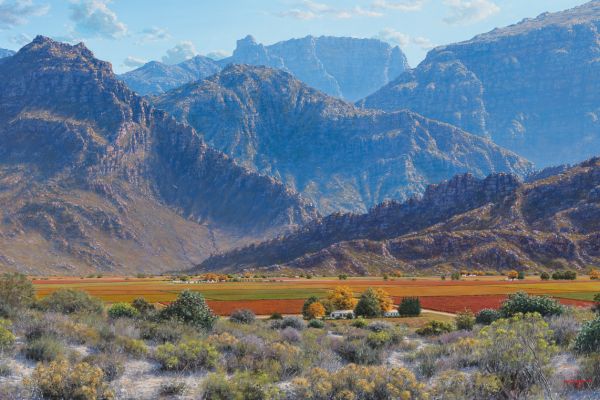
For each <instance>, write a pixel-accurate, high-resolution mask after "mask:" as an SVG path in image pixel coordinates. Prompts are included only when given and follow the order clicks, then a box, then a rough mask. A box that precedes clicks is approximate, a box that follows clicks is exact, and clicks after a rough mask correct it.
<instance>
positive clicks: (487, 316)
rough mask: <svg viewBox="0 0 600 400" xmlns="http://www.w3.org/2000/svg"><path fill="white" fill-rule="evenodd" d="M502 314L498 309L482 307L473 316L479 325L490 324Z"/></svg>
mask: <svg viewBox="0 0 600 400" xmlns="http://www.w3.org/2000/svg"><path fill="white" fill-rule="evenodd" d="M501 317H502V315H501V314H500V311H498V310H494V309H492V308H484V309H483V310H481V311H479V312H478V313H477V315H476V316H475V322H476V323H478V324H481V325H490V324H491V323H492V322H494V321H496V320H498V319H500V318H501Z"/></svg>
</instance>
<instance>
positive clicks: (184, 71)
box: [119, 56, 221, 96]
mask: <svg viewBox="0 0 600 400" xmlns="http://www.w3.org/2000/svg"><path fill="white" fill-rule="evenodd" d="M220 70H221V67H220V66H219V65H218V64H217V63H216V62H215V61H213V60H212V59H210V58H208V57H203V56H196V57H194V58H192V59H189V60H186V61H183V62H181V63H179V64H176V65H167V64H163V63H161V62H158V61H151V62H149V63H147V64H145V65H143V66H141V67H140V68H138V69H135V70H133V71H130V72H127V73H124V74H122V75H120V76H119V79H121V80H122V81H123V82H125V83H126V84H127V86H129V87H130V88H131V89H132V90H133V91H135V92H136V93H138V94H140V95H142V96H145V95H148V94H160V93H164V92H167V91H169V90H171V89H175V88H178V87H179V86H181V85H184V84H186V83H188V82H193V81H197V80H200V79H204V78H208V77H209V76H211V75H213V74H215V73H217V72H219V71H220Z"/></svg>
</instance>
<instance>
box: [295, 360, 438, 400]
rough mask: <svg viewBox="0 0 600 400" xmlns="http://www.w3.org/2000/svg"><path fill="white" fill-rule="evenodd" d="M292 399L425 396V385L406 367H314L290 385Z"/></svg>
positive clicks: (415, 397) (316, 399)
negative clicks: (325, 368) (327, 368)
mask: <svg viewBox="0 0 600 400" xmlns="http://www.w3.org/2000/svg"><path fill="white" fill-rule="evenodd" d="M290 390H291V393H290V394H291V396H292V397H291V398H297V399H307V400H329V399H414V400H419V399H426V398H427V394H426V392H425V388H424V385H423V384H422V383H419V382H418V381H417V380H416V378H415V376H414V375H413V373H412V372H410V371H409V370H407V369H405V368H391V369H386V368H384V367H375V366H374V367H365V366H358V365H354V364H350V365H348V366H345V367H344V368H342V369H340V370H338V371H336V372H328V371H326V370H324V369H320V368H314V369H312V370H311V371H309V372H308V374H306V376H304V377H302V378H296V379H294V380H293V381H292V384H291V389H290Z"/></svg>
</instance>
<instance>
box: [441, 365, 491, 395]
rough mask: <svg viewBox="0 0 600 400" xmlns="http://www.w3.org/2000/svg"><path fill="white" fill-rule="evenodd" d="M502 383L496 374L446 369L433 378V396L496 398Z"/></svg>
mask: <svg viewBox="0 0 600 400" xmlns="http://www.w3.org/2000/svg"><path fill="white" fill-rule="evenodd" d="M501 389H502V384H501V382H500V380H499V379H498V377H497V376H495V375H489V374H482V373H480V372H476V373H475V374H473V375H469V374H467V373H465V372H460V371H455V370H448V371H444V372H442V373H441V374H440V375H439V376H438V377H436V378H435V379H434V384H433V392H432V394H433V398H434V399H444V400H464V399H473V400H479V399H498V398H501V396H500V395H501Z"/></svg>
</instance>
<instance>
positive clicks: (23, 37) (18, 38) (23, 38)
mask: <svg viewBox="0 0 600 400" xmlns="http://www.w3.org/2000/svg"><path fill="white" fill-rule="evenodd" d="M8 40H9V41H10V42H11V43H13V44H16V45H17V46H25V45H26V44H28V43H31V41H32V40H33V37H31V36H29V35H27V34H25V33H19V34H18V35H14V36H11V37H9V38H8Z"/></svg>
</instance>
